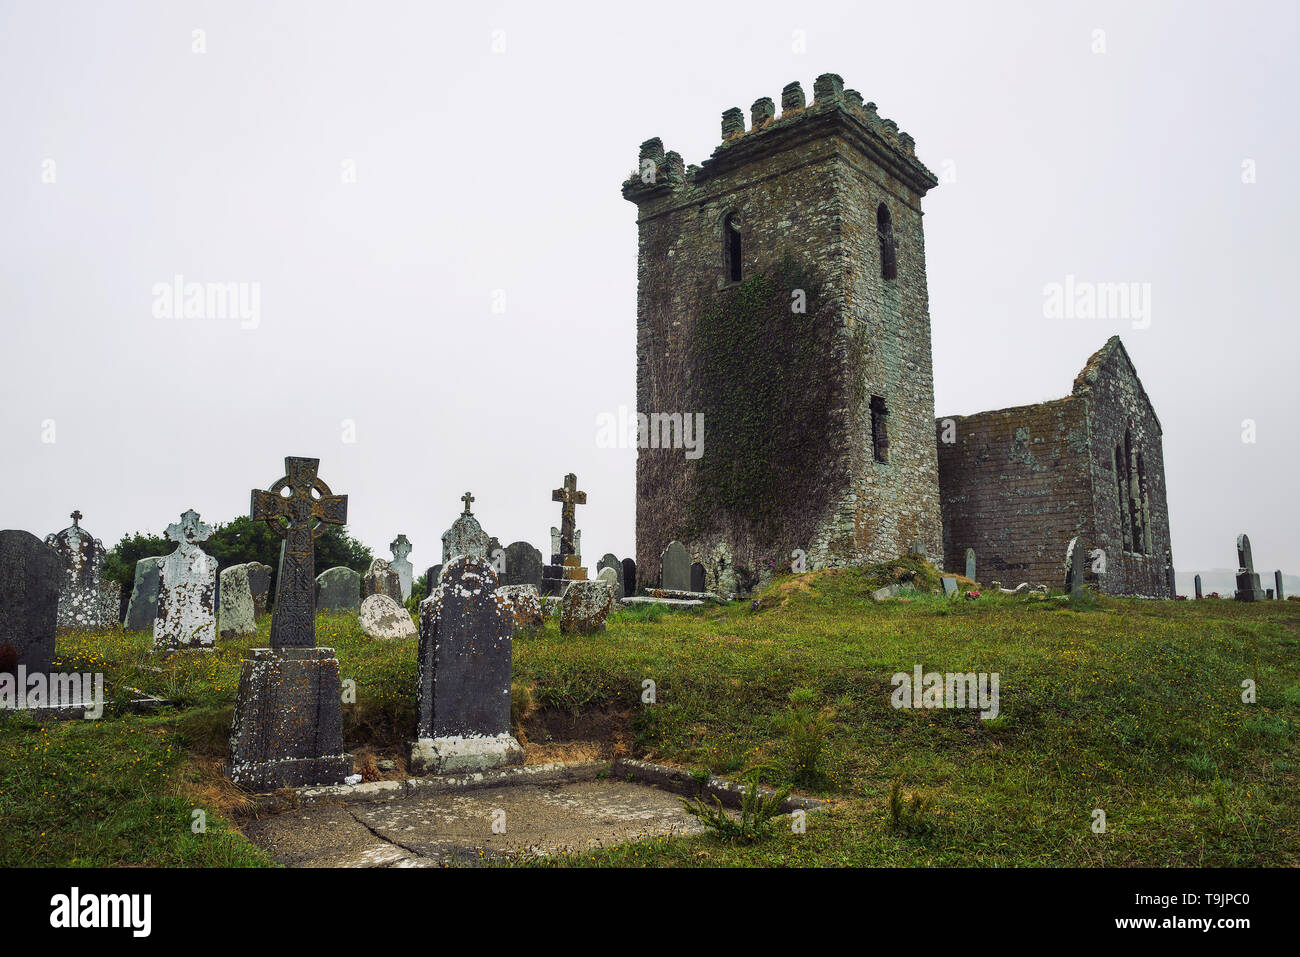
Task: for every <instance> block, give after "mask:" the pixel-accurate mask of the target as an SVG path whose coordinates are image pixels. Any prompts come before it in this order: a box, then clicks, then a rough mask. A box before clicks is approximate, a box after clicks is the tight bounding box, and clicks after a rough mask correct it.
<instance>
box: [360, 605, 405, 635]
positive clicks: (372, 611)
mask: <svg viewBox="0 0 1300 957" xmlns="http://www.w3.org/2000/svg"><path fill="white" fill-rule="evenodd" d="M359 617H360V623H361V631H362V633H363V634H365V636H366V637H367V638H381V639H384V640H386V641H395V640H397V639H399V638H414V637H415V622H413V621H411V616H410V614H408V613H407V611H406V609H405V608H403V607H402V606H401V605H399V604H398V603H397V602H395V601H394V600H393V599H391V598H389V597H388V596H387V595H371V596H369V597H368V598H366V600H365V601H363V602H362V603H361V613H360V616H359Z"/></svg>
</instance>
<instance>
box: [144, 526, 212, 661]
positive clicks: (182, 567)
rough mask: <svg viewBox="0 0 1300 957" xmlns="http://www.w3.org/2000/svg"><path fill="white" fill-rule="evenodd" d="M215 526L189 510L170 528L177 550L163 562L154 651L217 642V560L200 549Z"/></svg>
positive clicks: (203, 646)
mask: <svg viewBox="0 0 1300 957" xmlns="http://www.w3.org/2000/svg"><path fill="white" fill-rule="evenodd" d="M211 535H212V527H211V526H210V525H207V524H205V523H203V522H201V521H199V513H198V512H196V511H194V509H190V510H189V511H187V512H185V513H184V514H182V515H181V520H180V521H179V522H173V523H172V524H171V525H168V526H167V539H168V541H173V542H176V551H174V552H172V553H171V554H170V555H168V556H167V557H166V558H164V559H163V563H162V577H161V579H160V581H159V584H158V614H157V615H156V616H155V618H154V624H153V647H154V651H176V650H179V649H182V648H211V647H212V646H213V645H214V644H216V641H217V609H216V601H217V560H216V559H215V558H213V557H212V556H211V555H209V554H207V553H206V552H205V551H203V549H202V548H200V547H199V543H200V542H206V541H207V540H208V538H210V537H211Z"/></svg>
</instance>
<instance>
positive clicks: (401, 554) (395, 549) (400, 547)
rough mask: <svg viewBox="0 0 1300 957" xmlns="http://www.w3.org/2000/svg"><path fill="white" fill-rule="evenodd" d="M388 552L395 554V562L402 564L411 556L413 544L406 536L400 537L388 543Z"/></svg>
mask: <svg viewBox="0 0 1300 957" xmlns="http://www.w3.org/2000/svg"><path fill="white" fill-rule="evenodd" d="M388 550H389V551H390V552H392V553H393V561H398V562H400V561H401V560H402V559H404V558H405V557H406V556H407V555H409V554H411V542H410V540H409V539H408V538H407V537H406V536H405V535H398V536H397V537H396V538H395V539H393V540H392V541H391V542H389V543H388Z"/></svg>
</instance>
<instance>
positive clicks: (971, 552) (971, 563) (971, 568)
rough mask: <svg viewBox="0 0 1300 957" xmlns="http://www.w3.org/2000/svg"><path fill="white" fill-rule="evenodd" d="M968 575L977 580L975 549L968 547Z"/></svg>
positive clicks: (972, 579)
mask: <svg viewBox="0 0 1300 957" xmlns="http://www.w3.org/2000/svg"><path fill="white" fill-rule="evenodd" d="M966 577H967V578H969V579H970V580H971V581H975V580H976V578H975V549H973V548H968V549H966Z"/></svg>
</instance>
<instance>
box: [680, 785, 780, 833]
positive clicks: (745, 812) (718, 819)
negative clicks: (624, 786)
mask: <svg viewBox="0 0 1300 957" xmlns="http://www.w3.org/2000/svg"><path fill="white" fill-rule="evenodd" d="M761 773H762V768H758V767H756V768H751V769H750V770H749V771H747V772H746V773H745V774H744V775H743V776H742V780H743V781H744V783H745V792H744V794H743V795H742V796H741V799H740V814H739V816H738V817H734V818H733V817H732V816H731V815H730V814H728V813H727V811H726V808H724V807H723V806H722V802H721V801H719V800H718V798H717V796H716V795H712V794H710V795H708V796H709V797H710V798H711V799H712V801H713V803H712V804H708V803H707V802H705V800H704V799H703V798H694V799H687V798H680V800H681V802H682V806H683V807H685V808H686V813H687V814H689V815H691V816H692V817H694V818H697V819H698V820H699V822H700V823H701V824H703V825H704V826H705V827H706V828H708V829H709V831H710V832H712V833H713V834H716V835H717V836H718V838H719V839H720V840H722V841H726V842H728V843H735V844H753V843H755V842H756V841H760V840H762V839H763V838H765V837H767V836H768V834H769V833H771V830H772V824H773V823H774V822H773V820H772V819H773V818H775V817H776V816H777V815H778V814H780V813H781V805H782V804H784V803H785V800H786V798H788V797H789V796H790V789H789V788H781V789H780V790H778V791H774V792H772V793H771V794H769V795H767V797H764V796H763V795H762V793H761V790H760V785H759V776H760V774H761Z"/></svg>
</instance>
